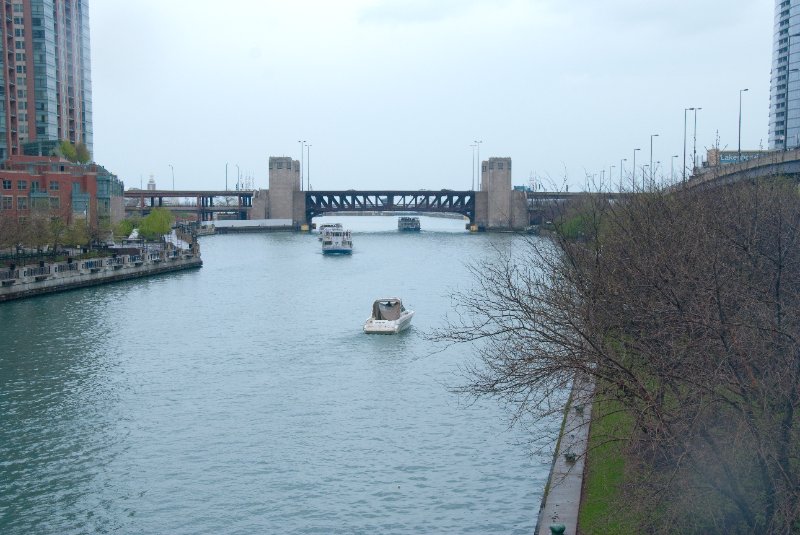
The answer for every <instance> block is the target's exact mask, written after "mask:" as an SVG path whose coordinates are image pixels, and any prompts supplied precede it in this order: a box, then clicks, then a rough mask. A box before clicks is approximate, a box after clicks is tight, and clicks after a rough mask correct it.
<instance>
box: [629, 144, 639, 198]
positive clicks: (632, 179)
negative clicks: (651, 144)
mask: <svg viewBox="0 0 800 535" xmlns="http://www.w3.org/2000/svg"><path fill="white" fill-rule="evenodd" d="M638 150H642V149H633V171H632V175H631V185H632V186H633V192H636V151H638Z"/></svg>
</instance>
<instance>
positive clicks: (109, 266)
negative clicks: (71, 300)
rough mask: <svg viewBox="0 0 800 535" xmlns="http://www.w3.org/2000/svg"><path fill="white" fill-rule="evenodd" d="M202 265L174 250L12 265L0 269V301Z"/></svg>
mask: <svg viewBox="0 0 800 535" xmlns="http://www.w3.org/2000/svg"><path fill="white" fill-rule="evenodd" d="M202 265H203V260H202V259H201V258H200V256H199V255H195V254H192V253H190V252H189V253H187V252H185V251H184V252H180V251H177V250H175V251H170V252H166V251H161V252H154V253H145V254H143V255H119V256H115V257H110V258H95V259H91V260H75V261H68V262H57V263H44V262H42V263H40V264H39V265H28V266H20V267H18V268H17V267H14V268H12V269H5V270H0V303H2V302H4V301H11V300H14V299H23V298H26V297H33V296H36V295H43V294H48V293H54V292H62V291H66V290H73V289H76V288H85V287H87V286H96V285H99V284H108V283H112V282H119V281H124V280H129V279H137V278H140V277H148V276H152V275H158V274H160V273H169V272H171V271H181V270H184V269H194V268H199V267H202Z"/></svg>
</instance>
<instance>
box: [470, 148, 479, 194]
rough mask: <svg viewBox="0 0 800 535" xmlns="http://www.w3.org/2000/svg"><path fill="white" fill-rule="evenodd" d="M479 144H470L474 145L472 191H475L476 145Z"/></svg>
mask: <svg viewBox="0 0 800 535" xmlns="http://www.w3.org/2000/svg"><path fill="white" fill-rule="evenodd" d="M477 146H478V145H477V144H475V143H473V144H472V145H470V147H472V191H475V147H477Z"/></svg>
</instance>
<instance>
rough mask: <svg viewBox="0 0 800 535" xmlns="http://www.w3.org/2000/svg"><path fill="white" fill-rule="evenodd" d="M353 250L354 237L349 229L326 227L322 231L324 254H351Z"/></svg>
mask: <svg viewBox="0 0 800 535" xmlns="http://www.w3.org/2000/svg"><path fill="white" fill-rule="evenodd" d="M352 252H353V237H352V235H351V234H350V231H349V230H346V229H343V228H342V227H341V225H339V227H338V228H335V227H334V228H326V229H324V230H323V231H322V253H323V254H351V253H352Z"/></svg>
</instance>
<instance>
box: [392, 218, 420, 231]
mask: <svg viewBox="0 0 800 535" xmlns="http://www.w3.org/2000/svg"><path fill="white" fill-rule="evenodd" d="M397 230H402V231H408V232H416V231H419V218H418V217H401V218H400V219H398V220H397Z"/></svg>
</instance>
